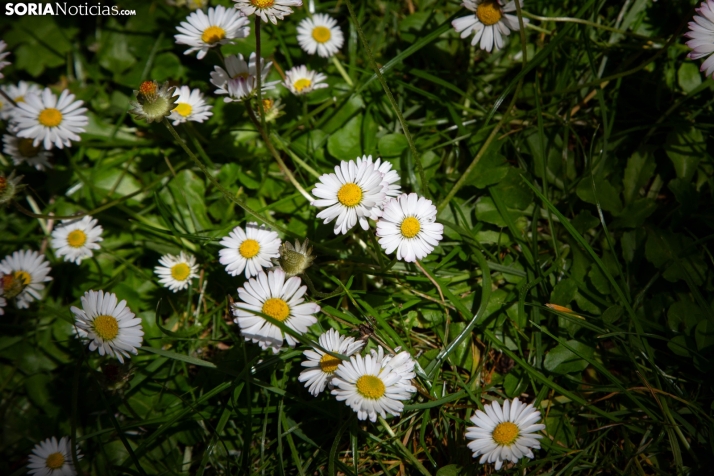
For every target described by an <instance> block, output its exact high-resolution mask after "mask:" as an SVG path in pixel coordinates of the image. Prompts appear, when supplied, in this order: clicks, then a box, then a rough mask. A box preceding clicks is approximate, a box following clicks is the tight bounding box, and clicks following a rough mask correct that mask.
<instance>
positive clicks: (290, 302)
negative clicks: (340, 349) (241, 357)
mask: <svg viewBox="0 0 714 476" xmlns="http://www.w3.org/2000/svg"><path fill="white" fill-rule="evenodd" d="M300 284H302V281H301V280H300V278H298V277H297V276H293V277H292V278H288V279H287V280H286V279H285V272H283V270H282V269H276V270H274V271H269V272H268V274H265V273H264V272H262V271H261V272H260V273H258V276H257V278H251V279H249V280H248V282H246V283H245V287H243V288H238V298H239V299H240V300H241V301H242V302H237V303H235V304H233V315H234V316H235V319H234V320H233V321H234V322H235V323H236V324H238V326H240V332H241V334H242V335H243V337H245V340H247V341H248V340H249V341H252V342H254V343H256V344H258V345H260V348H261V349H263V350H265V349H271V350H272V351H273V353H274V354H277V353H278V351H279V350H280V348H281V347H282V345H283V339H285V340H286V341H287V343H288V345H289V346H290V347H294V346H295V344H296V343H297V341H296V340H295V339H294V338H293V337H292V336H291V335H289V334H288V335H285V334H283V331H281V330H280V328H279V327H277V326H275V325H273V324H271V323H270V322H268V321H266V320H265V319H264V318H263V317H262V316H260V315H259V314H256V313H257V312H262V313H263V314H267V315H268V316H270V317H272V318H273V319H275V320H277V321H280V322H282V323H283V324H285V325H286V326H288V327H289V328H290V329H292V330H294V331H295V332H297V333H298V334H304V333H305V332H307V328H308V327H310V326H311V325H313V324H315V323H316V322H317V318H316V317H315V316H314V315H313V314H315V313H317V312H320V306H318V305H317V304H315V303H312V302H304V301H305V300H304V299H303V295H304V294H305V291H307V287H306V286H300Z"/></svg>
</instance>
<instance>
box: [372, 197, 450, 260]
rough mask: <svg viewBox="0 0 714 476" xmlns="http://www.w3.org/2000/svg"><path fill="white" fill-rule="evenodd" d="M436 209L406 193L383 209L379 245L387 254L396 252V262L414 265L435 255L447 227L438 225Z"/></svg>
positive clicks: (429, 202) (378, 234)
mask: <svg viewBox="0 0 714 476" xmlns="http://www.w3.org/2000/svg"><path fill="white" fill-rule="evenodd" d="M434 220H436V207H435V206H434V205H433V204H432V203H431V200H428V199H426V198H424V197H419V196H418V195H417V194H416V193H410V194H408V195H407V194H406V193H403V194H401V195H400V196H399V197H397V198H393V199H391V200H389V201H388V202H387V204H386V205H385V206H384V213H383V214H382V217H381V218H380V219H379V221H378V222H377V236H379V237H380V238H379V244H380V245H381V246H382V248H383V249H384V252H385V253H387V254H390V253H393V252H394V250H397V259H399V260H404V261H407V262H414V261H416V260H418V259H422V258H424V257H426V256H427V255H428V254H429V253H431V252H432V251H434V247H436V246H437V245H438V244H439V242H440V241H441V238H442V234H443V232H444V225H442V224H441V223H436V222H435V221H434Z"/></svg>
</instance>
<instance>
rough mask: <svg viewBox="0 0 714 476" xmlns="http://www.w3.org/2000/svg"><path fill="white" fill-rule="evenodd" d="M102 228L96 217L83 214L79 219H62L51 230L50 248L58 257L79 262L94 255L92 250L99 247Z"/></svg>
mask: <svg viewBox="0 0 714 476" xmlns="http://www.w3.org/2000/svg"><path fill="white" fill-rule="evenodd" d="M103 231H104V229H103V228H102V226H101V225H98V224H97V219H96V218H92V217H91V216H89V215H85V216H84V217H82V218H81V219H75V220H62V223H60V224H59V225H57V226H56V227H55V229H54V230H52V248H53V249H54V250H55V254H56V255H57V257H58V258H60V257H62V256H64V260H65V261H69V262H74V263H76V264H80V263H81V262H82V260H83V259H84V258H91V257H92V256H93V255H94V252H93V251H92V250H98V249H99V244H98V243H99V242H100V241H102V240H103V238H102V232H103Z"/></svg>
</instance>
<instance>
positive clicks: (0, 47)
mask: <svg viewBox="0 0 714 476" xmlns="http://www.w3.org/2000/svg"><path fill="white" fill-rule="evenodd" d="M300 5H302V3H301V4H300ZM5 48H7V43H5V42H4V41H2V40H0V71H2V69H3V68H4V67H5V66H7V65H9V64H12V63H10V62H9V61H3V60H4V59H5V57H7V55H9V54H10V52H9V51H5ZM4 77H5V76H3V74H2V73H0V79H2V78H4Z"/></svg>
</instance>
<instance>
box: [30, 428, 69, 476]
mask: <svg viewBox="0 0 714 476" xmlns="http://www.w3.org/2000/svg"><path fill="white" fill-rule="evenodd" d="M29 458H30V463H29V464H28V465H27V468H28V469H29V470H30V471H29V474H32V475H35V476H74V475H76V474H77V471H76V469H75V468H74V464H73V463H72V444H71V440H70V439H69V438H68V437H66V436H63V437H62V438H60V440H59V441H57V438H55V437H54V436H53V437H52V438H47V439H46V440H45V441H41V442H40V443H37V444H36V445H35V447H34V448H33V449H32V454H30V456H29ZM77 459H78V460H80V459H82V455H81V454H79V451H77Z"/></svg>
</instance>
